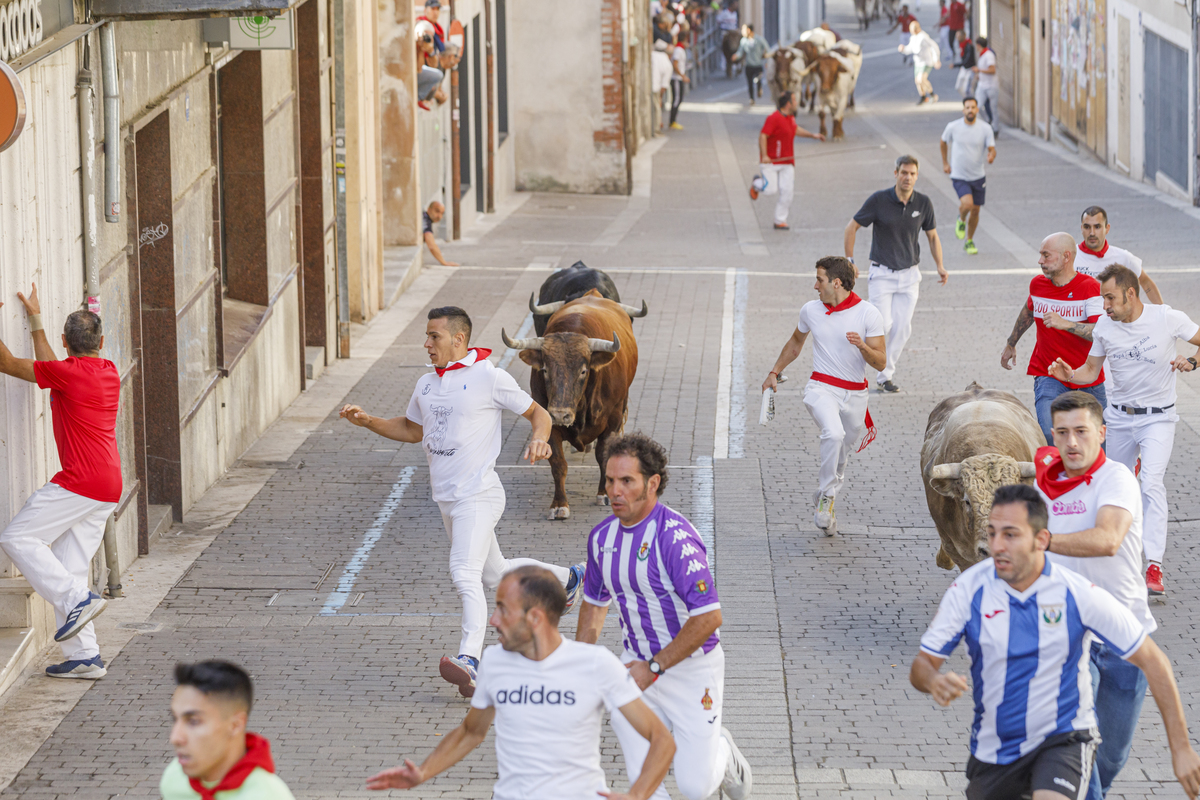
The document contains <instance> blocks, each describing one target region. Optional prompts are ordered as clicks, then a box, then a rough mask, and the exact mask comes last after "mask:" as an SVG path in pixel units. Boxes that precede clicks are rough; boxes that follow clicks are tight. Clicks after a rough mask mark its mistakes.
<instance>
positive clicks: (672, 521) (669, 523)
mask: <svg viewBox="0 0 1200 800" xmlns="http://www.w3.org/2000/svg"><path fill="white" fill-rule="evenodd" d="M682 524H683V523H682V522H680V521H679V520H677V519H669V520H667V524H666V525H663V530H664V531H669V530H671V528H674V527H675V526H676V525H682Z"/></svg>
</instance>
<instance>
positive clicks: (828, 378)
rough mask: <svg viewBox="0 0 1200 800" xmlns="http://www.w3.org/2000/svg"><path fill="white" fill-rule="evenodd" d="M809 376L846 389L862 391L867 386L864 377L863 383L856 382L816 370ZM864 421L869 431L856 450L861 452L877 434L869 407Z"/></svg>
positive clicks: (819, 381) (820, 381)
mask: <svg viewBox="0 0 1200 800" xmlns="http://www.w3.org/2000/svg"><path fill="white" fill-rule="evenodd" d="M809 378H810V379H811V380H814V381H817V382H818V383H827V384H829V385H830V386H836V387H837V388H839V389H846V390H848V391H851V392H854V391H861V390H863V389H866V388H867V381H866V379H865V378H864V379H863V381H862V383H854V382H853V381H844V380H842V379H841V378H835V377H833V376H832V375H826V374H825V373H824V372H814V373H813V374H812V375H810V376H809ZM863 423H864V424H865V425H866V427H867V432H866V433H865V434H864V435H863V439H862V443H861V444H859V446H858V449H857V450H855V451H854V452H856V453H861V452H862V451H863V448H864V447H866V446H867V445H869V444H870V443H871V442H873V441H875V434H876V433H877V431H876V430H875V420H873V419H871V409H869V408H868V409H867V416H866V417H865V418H864V419H863Z"/></svg>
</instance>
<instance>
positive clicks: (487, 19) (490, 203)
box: [483, 0, 496, 214]
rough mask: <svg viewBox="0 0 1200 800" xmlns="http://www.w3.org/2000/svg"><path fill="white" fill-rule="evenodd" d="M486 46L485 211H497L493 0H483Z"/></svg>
mask: <svg viewBox="0 0 1200 800" xmlns="http://www.w3.org/2000/svg"><path fill="white" fill-rule="evenodd" d="M483 28H484V48H485V49H486V51H487V58H486V62H487V193H486V195H485V197H486V200H485V202H484V211H486V212H487V213H489V214H495V213H496V191H495V183H496V167H495V161H496V96H495V94H494V93H493V87H494V86H495V85H496V84H495V59H494V58H493V56H492V51H493V47H492V0H483Z"/></svg>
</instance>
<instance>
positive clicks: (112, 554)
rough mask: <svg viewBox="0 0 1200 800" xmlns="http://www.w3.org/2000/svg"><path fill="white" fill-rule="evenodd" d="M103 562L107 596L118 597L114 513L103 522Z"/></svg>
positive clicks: (119, 583)
mask: <svg viewBox="0 0 1200 800" xmlns="http://www.w3.org/2000/svg"><path fill="white" fill-rule="evenodd" d="M139 491H140V490H139ZM104 564H105V566H107V567H108V596H109V597H120V596H121V560H120V559H119V558H118V557H117V515H116V514H109V515H108V519H107V520H106V521H105V523H104Z"/></svg>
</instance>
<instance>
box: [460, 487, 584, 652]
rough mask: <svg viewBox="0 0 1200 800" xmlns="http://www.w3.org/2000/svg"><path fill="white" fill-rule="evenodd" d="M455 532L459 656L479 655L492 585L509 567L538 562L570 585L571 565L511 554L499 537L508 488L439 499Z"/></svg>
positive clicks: (495, 584) (496, 583) (538, 565)
mask: <svg viewBox="0 0 1200 800" xmlns="http://www.w3.org/2000/svg"><path fill="white" fill-rule="evenodd" d="M438 508H439V509H441V512H442V524H443V525H445V526H446V533H447V534H448V535H449V536H450V580H452V581H454V588H455V589H456V590H457V591H458V596H459V598H461V599H462V604H463V615H462V642H461V643H460V644H459V648H458V655H468V656H474V657H475V658H479V657H480V655H482V654H483V636H484V633H486V632H487V618H488V612H487V596H486V595H484V593H483V589H484V587H485V586H486V587H487V588H489V589H494V588H496V587H497V586H498V585H499V584H500V578H502V577H503V576H504V573H506V572H508V571H509V570H512V569H516V568H517V567H524V566H527V565H529V564H532V565H534V566H537V567H543V568H545V569H548V570H550V571H551V572H553V573H554V576H555V577H556V578H558V579H559V580H560V581H562V582H563V585H566V583H567V579H568V578H569V577H570V576H571V572H570V570H568V569H566V568H564V567H556V566H554V565H553V564H544V563H542V562H541V561H535V560H534V559H532V558H505V557H504V556H503V554H501V552H500V543H499V542H498V541H496V523H497V522H499V521H500V516H501V515H502V514H503V513H504V488H503V487H500V486H497V487H496V488H495V489H487V490H485V491H482V492H480V493H479V494H477V495H475V496H473V497H468V498H467V499H465V500H457V501H447V502H440V501H439V502H438Z"/></svg>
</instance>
